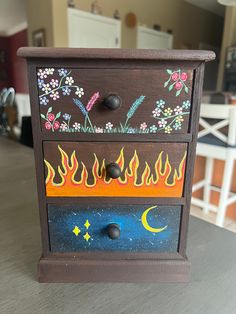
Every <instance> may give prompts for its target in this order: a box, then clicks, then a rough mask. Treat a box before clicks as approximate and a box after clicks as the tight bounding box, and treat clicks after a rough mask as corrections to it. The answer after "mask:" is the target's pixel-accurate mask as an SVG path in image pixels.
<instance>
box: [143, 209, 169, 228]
mask: <svg viewBox="0 0 236 314" xmlns="http://www.w3.org/2000/svg"><path fill="white" fill-rule="evenodd" d="M156 207H157V206H152V207H149V208H147V209H146V210H145V211H144V212H143V214H142V218H141V220H142V224H143V226H144V228H145V229H147V230H148V231H150V232H154V233H159V232H162V231H163V230H165V229H166V228H167V227H168V226H165V227H163V228H153V227H151V226H150V225H149V224H148V222H147V214H148V213H149V212H150V210H152V209H153V208H156Z"/></svg>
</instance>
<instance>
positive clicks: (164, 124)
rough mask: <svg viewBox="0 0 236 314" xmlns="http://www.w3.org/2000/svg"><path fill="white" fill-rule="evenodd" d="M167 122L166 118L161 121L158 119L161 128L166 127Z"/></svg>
mask: <svg viewBox="0 0 236 314" xmlns="http://www.w3.org/2000/svg"><path fill="white" fill-rule="evenodd" d="M166 124H167V121H166V120H165V119H161V120H160V121H158V126H159V127H160V128H164V127H165V126H166Z"/></svg>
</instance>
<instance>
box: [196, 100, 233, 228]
mask: <svg viewBox="0 0 236 314" xmlns="http://www.w3.org/2000/svg"><path fill="white" fill-rule="evenodd" d="M199 124H200V127H201V128H202V129H201V130H200V131H199V133H198V144H197V155H199V156H204V157H206V166H205V177H204V179H203V180H201V181H199V182H197V183H195V184H194V185H193V192H195V191H197V190H199V189H201V188H203V200H202V199H198V198H196V197H193V198H192V204H193V205H196V206H199V207H201V208H202V209H203V212H204V213H208V211H209V210H212V211H215V212H216V213H217V218H216V224H217V225H218V226H221V227H222V226H223V223H224V217H225V212H226V209H227V206H228V205H230V204H232V203H233V202H236V193H231V192H230V188H231V182H232V174H233V170H234V160H235V159H236V106H233V105H214V104H202V106H201V113H200V121H199ZM222 128H223V131H222ZM214 159H221V160H224V161H225V166H224V173H223V182H222V186H221V188H219V187H215V186H213V185H212V182H211V181H212V174H213V164H214ZM212 190H213V191H217V192H219V193H220V200H219V204H218V206H215V205H213V204H210V193H211V191H212Z"/></svg>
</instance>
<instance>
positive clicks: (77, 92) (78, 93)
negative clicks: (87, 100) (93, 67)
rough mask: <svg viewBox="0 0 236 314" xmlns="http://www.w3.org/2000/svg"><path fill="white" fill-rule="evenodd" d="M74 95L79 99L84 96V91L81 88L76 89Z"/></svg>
mask: <svg viewBox="0 0 236 314" xmlns="http://www.w3.org/2000/svg"><path fill="white" fill-rule="evenodd" d="M75 94H76V95H77V96H79V98H81V97H82V96H83V95H84V89H83V88H81V87H77V88H76V92H75Z"/></svg>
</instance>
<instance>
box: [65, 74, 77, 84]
mask: <svg viewBox="0 0 236 314" xmlns="http://www.w3.org/2000/svg"><path fill="white" fill-rule="evenodd" d="M74 82H75V81H74V79H73V77H72V76H68V77H67V78H66V81H65V84H66V85H69V86H71V85H72V84H73V83H74Z"/></svg>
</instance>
